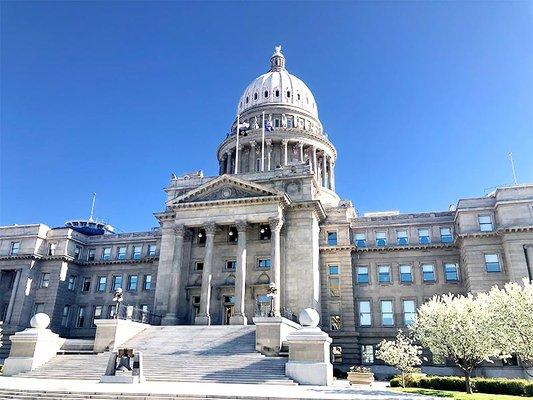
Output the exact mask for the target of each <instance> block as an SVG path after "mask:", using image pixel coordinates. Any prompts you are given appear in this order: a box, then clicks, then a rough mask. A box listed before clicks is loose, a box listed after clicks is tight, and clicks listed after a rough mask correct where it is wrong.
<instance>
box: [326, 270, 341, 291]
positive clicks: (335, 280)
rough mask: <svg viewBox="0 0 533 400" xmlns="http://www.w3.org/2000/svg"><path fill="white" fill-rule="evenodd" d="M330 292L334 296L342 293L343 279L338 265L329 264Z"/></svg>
mask: <svg viewBox="0 0 533 400" xmlns="http://www.w3.org/2000/svg"><path fill="white" fill-rule="evenodd" d="M328 281H329V294H330V296H332V297H338V296H340V295H341V280H340V273H339V266H338V265H329V266H328Z"/></svg>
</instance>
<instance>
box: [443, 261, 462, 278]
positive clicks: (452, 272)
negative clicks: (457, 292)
mask: <svg viewBox="0 0 533 400" xmlns="http://www.w3.org/2000/svg"><path fill="white" fill-rule="evenodd" d="M444 275H446V281H447V282H457V281H458V280H459V268H457V264H451V263H450V264H448V263H446V264H444Z"/></svg>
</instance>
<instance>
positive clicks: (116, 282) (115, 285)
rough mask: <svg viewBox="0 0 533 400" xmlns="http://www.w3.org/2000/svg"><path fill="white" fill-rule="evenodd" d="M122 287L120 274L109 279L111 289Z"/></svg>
mask: <svg viewBox="0 0 533 400" xmlns="http://www.w3.org/2000/svg"><path fill="white" fill-rule="evenodd" d="M121 287H122V275H113V280H112V281H111V290H117V289H118V288H121Z"/></svg>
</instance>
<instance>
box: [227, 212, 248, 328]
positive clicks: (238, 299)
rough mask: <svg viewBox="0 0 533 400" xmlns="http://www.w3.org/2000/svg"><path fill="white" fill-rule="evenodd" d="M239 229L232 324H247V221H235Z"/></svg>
mask: <svg viewBox="0 0 533 400" xmlns="http://www.w3.org/2000/svg"><path fill="white" fill-rule="evenodd" d="M235 226H236V227H237V231H238V232H239V234H238V236H237V265H236V268H235V270H236V275H237V276H236V278H237V279H236V280H235V315H233V316H231V317H230V321H229V323H230V325H246V324H247V320H246V315H245V313H244V298H245V293H246V228H247V227H248V223H247V222H246V221H237V222H236V223H235Z"/></svg>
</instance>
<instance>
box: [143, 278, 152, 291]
mask: <svg viewBox="0 0 533 400" xmlns="http://www.w3.org/2000/svg"><path fill="white" fill-rule="evenodd" d="M143 288H144V290H150V289H152V275H145V276H144V285H143Z"/></svg>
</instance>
